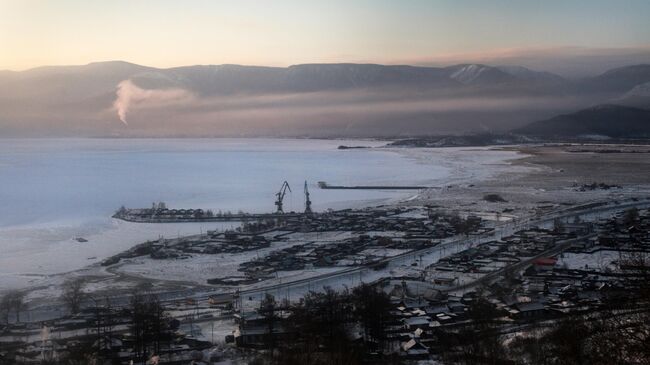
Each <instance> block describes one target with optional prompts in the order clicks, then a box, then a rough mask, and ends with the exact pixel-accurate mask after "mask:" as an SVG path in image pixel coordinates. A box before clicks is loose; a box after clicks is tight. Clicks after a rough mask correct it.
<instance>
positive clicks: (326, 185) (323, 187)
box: [318, 181, 432, 190]
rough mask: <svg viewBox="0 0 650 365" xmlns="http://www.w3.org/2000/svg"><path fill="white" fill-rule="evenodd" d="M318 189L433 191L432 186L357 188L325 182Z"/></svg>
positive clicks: (373, 186)
mask: <svg viewBox="0 0 650 365" xmlns="http://www.w3.org/2000/svg"><path fill="white" fill-rule="evenodd" d="M318 187H319V188H321V189H339V190H423V189H431V188H432V187H431V186H416V185H406V186H404V185H401V186H394V185H393V186H391V185H356V186H343V185H329V184H328V183H326V182H325V181H319V182H318Z"/></svg>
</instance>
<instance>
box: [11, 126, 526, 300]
mask: <svg viewBox="0 0 650 365" xmlns="http://www.w3.org/2000/svg"><path fill="white" fill-rule="evenodd" d="M384 144H385V143H384V142H378V141H349V140H303V139H301V140H286V139H5V140H0V186H1V187H2V189H0V290H3V289H7V288H10V287H22V286H28V285H36V284H38V283H39V282H40V281H42V280H45V279H46V278H47V276H48V275H54V274H58V273H62V272H68V271H72V270H76V269H79V268H81V267H84V266H87V265H89V264H93V263H96V262H99V261H101V260H102V259H103V258H105V257H107V256H110V255H113V254H115V253H117V252H120V251H123V250H125V249H127V248H129V247H131V246H133V245H135V244H137V243H140V242H142V241H145V240H148V239H157V238H158V237H159V236H161V235H162V236H165V237H170V236H176V235H184V234H195V233H199V232H200V231H205V230H207V229H215V228H217V229H224V228H228V227H230V226H234V225H236V224H235V223H212V224H190V223H183V224H134V223H126V222H122V221H117V220H114V219H112V218H110V216H111V215H112V214H113V212H114V211H115V210H116V209H117V208H119V207H120V206H121V205H125V206H127V207H147V206H150V205H151V203H152V202H154V201H165V202H166V203H167V204H168V206H170V207H177V208H204V209H212V210H214V211H218V210H222V211H228V210H230V211H233V212H236V211H238V210H243V211H249V212H270V211H272V210H273V208H274V205H273V201H274V198H275V196H274V194H275V193H276V191H277V189H278V188H279V187H280V185H281V183H282V182H283V181H284V180H287V181H288V182H289V184H290V185H291V186H292V188H293V193H292V194H289V195H288V196H287V197H286V198H285V210H286V211H289V210H295V211H300V210H302V209H303V195H302V184H303V183H304V181H305V180H307V181H308V182H309V187H310V190H311V198H312V201H313V202H314V208H315V210H317V211H320V210H325V209H328V208H334V209H340V208H346V207H354V206H361V205H367V204H377V203H381V202H390V201H394V200H397V199H409V198H414V195H416V192H408V191H370V190H321V189H318V188H317V186H316V183H317V182H318V181H326V182H328V183H330V184H336V185H373V184H374V185H427V186H444V185H446V184H450V183H458V182H471V181H472V180H474V179H482V178H486V177H488V176H490V175H493V174H498V173H500V172H502V171H504V170H505V169H509V168H511V167H510V165H509V163H508V162H507V161H508V160H509V159H513V158H516V157H517V154H516V153H514V152H507V151H489V152H486V150H481V151H480V152H478V151H477V150H476V149H463V148H442V149H418V150H415V149H383V148H373V149H351V150H338V149H337V146H339V145H353V146H360V145H362V146H368V147H379V146H382V145H384ZM76 237H83V238H85V239H87V240H88V242H85V243H80V242H77V241H76V240H75V238H76Z"/></svg>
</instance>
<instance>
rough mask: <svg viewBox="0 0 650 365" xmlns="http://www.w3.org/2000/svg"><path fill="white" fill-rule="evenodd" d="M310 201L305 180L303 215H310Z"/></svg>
mask: <svg viewBox="0 0 650 365" xmlns="http://www.w3.org/2000/svg"><path fill="white" fill-rule="evenodd" d="M311 213H312V211H311V200H310V199H309V189H307V180H305V214H311Z"/></svg>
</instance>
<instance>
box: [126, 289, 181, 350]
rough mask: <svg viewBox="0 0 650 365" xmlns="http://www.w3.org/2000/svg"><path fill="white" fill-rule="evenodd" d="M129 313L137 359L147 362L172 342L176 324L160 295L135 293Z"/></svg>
mask: <svg viewBox="0 0 650 365" xmlns="http://www.w3.org/2000/svg"><path fill="white" fill-rule="evenodd" d="M128 314H129V317H130V325H129V328H130V332H131V334H132V336H133V341H134V343H133V345H134V348H133V350H134V352H135V353H134V356H135V358H136V359H139V360H141V361H143V362H145V361H146V360H147V358H149V357H151V356H152V355H153V354H159V353H160V350H161V348H162V346H164V344H169V343H170V342H171V339H172V335H173V331H174V328H173V327H174V325H173V322H172V319H171V317H170V316H169V314H168V313H167V311H166V310H165V307H164V306H163V305H162V303H161V302H160V299H159V298H158V296H156V295H154V294H142V293H137V292H136V293H133V295H132V296H131V303H130V306H129V309H128Z"/></svg>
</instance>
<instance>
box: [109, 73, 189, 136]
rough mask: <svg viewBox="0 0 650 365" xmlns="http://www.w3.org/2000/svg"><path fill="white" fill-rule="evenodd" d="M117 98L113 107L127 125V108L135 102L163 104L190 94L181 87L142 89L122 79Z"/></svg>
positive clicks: (185, 97)
mask: <svg viewBox="0 0 650 365" xmlns="http://www.w3.org/2000/svg"><path fill="white" fill-rule="evenodd" d="M115 94H116V96H117V98H116V99H115V102H113V108H114V109H115V110H116V111H117V116H118V117H119V118H120V121H122V123H124V125H127V126H128V125H129V124H128V122H127V121H126V116H127V114H128V112H129V109H130V108H131V107H132V106H133V105H135V104H143V103H145V102H146V103H150V104H153V105H155V104H165V103H169V102H173V101H178V100H183V99H188V98H190V97H191V94H190V93H189V92H187V91H185V90H182V89H164V90H149V89H142V88H140V87H138V86H137V85H136V84H134V83H133V82H132V81H131V80H124V81H122V82H120V83H119V84H118V85H117V91H116V93H115Z"/></svg>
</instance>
